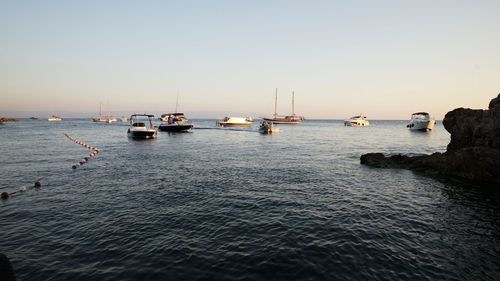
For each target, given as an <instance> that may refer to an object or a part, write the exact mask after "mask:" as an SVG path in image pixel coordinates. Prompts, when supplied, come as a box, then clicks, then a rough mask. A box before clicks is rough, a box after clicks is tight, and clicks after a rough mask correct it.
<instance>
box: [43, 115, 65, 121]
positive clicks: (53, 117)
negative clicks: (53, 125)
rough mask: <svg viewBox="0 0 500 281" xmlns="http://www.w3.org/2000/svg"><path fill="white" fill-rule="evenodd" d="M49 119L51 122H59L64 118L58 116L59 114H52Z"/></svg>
mask: <svg viewBox="0 0 500 281" xmlns="http://www.w3.org/2000/svg"><path fill="white" fill-rule="evenodd" d="M47 120H48V121H50V122H58V121H62V118H61V117H58V116H55V115H52V116H50V117H49V118H47Z"/></svg>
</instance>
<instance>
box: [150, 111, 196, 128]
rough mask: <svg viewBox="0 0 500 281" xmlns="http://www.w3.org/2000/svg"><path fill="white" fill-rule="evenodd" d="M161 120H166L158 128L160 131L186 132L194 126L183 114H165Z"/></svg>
mask: <svg viewBox="0 0 500 281" xmlns="http://www.w3.org/2000/svg"><path fill="white" fill-rule="evenodd" d="M160 119H161V120H164V122H162V123H161V124H160V126H159V127H158V130H160V131H166V132H186V131H189V130H190V129H192V128H193V126H194V125H193V123H191V122H189V120H188V119H187V118H186V116H184V113H181V112H176V113H168V114H163V115H162V117H161V118H160Z"/></svg>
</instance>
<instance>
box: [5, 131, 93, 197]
mask: <svg viewBox="0 0 500 281" xmlns="http://www.w3.org/2000/svg"><path fill="white" fill-rule="evenodd" d="M64 135H65V136H66V137H67V138H68V139H70V140H71V141H73V142H74V143H76V144H79V145H81V146H83V147H85V148H88V149H89V150H92V152H91V153H90V154H89V155H88V156H85V157H83V158H82V160H80V162H78V163H77V164H75V165H73V166H71V168H72V169H76V168H78V167H80V166H82V165H83V164H85V163H87V162H88V161H89V160H90V159H91V158H94V157H95V156H97V154H99V149H97V148H95V147H93V146H91V145H88V144H86V143H84V142H82V141H80V140H78V139H75V138H73V137H72V136H70V135H68V134H66V133H65V134H64ZM40 180H42V179H41V178H40V179H37V180H36V181H35V182H34V183H33V185H32V186H28V187H25V186H23V187H21V188H20V189H19V190H16V191H13V192H6V191H5V192H2V193H0V198H1V199H9V198H10V197H11V196H12V195H15V194H17V193H24V192H25V191H27V190H28V189H32V188H36V189H38V188H40V187H42V184H41V183H40Z"/></svg>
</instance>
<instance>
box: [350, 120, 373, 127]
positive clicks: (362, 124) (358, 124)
mask: <svg viewBox="0 0 500 281" xmlns="http://www.w3.org/2000/svg"><path fill="white" fill-rule="evenodd" d="M344 126H349V127H366V126H370V122H368V121H350V120H346V121H344Z"/></svg>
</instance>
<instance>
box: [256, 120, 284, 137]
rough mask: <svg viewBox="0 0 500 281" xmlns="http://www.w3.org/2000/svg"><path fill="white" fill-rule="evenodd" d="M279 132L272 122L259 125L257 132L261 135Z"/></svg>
mask: <svg viewBox="0 0 500 281" xmlns="http://www.w3.org/2000/svg"><path fill="white" fill-rule="evenodd" d="M279 130H280V129H279V128H278V126H276V125H274V123H273V122H269V121H266V120H264V121H262V122H261V123H260V127H259V131H260V132H261V133H263V134H272V133H276V132H279Z"/></svg>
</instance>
